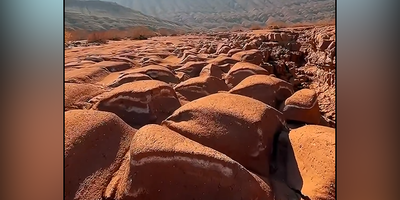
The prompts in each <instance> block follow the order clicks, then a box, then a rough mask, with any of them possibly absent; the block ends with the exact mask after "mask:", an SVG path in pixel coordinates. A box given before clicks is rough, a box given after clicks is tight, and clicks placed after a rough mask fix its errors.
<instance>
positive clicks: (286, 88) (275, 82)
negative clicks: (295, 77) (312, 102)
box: [229, 75, 294, 108]
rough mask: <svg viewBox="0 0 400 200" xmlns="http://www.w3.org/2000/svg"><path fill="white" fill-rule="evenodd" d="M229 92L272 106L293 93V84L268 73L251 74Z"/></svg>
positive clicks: (275, 105)
mask: <svg viewBox="0 0 400 200" xmlns="http://www.w3.org/2000/svg"><path fill="white" fill-rule="evenodd" d="M229 93H231V94H239V95H243V96H247V97H251V98H253V99H257V100H259V101H261V102H263V103H265V104H267V105H270V106H272V107H274V108H278V105H279V103H281V102H283V101H285V100H286V99H287V98H288V97H290V96H291V95H292V94H293V93H294V90H293V86H292V85H291V84H290V83H288V82H286V81H284V80H282V79H279V78H275V77H272V76H269V75H252V76H249V77H247V78H245V79H244V80H243V81H241V82H240V83H239V84H238V85H236V86H235V87H234V88H232V89H231V90H230V91H229Z"/></svg>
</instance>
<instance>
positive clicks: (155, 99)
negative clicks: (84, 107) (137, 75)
mask: <svg viewBox="0 0 400 200" xmlns="http://www.w3.org/2000/svg"><path fill="white" fill-rule="evenodd" d="M179 107H180V103H179V101H178V99H177V96H176V94H175V91H174V90H173V89H172V87H171V86H170V85H168V84H167V83H164V82H161V81H157V80H142V81H135V82H131V83H126V84H123V85H121V86H119V87H116V88H115V89H113V90H111V91H110V92H106V93H103V94H102V95H100V97H98V100H97V102H96V103H95V105H94V106H93V109H95V110H101V111H108V112H112V113H115V114H117V115H118V116H119V117H120V118H121V119H123V120H124V121H125V122H126V123H128V124H130V125H143V124H147V123H153V122H157V121H161V120H163V119H164V118H165V117H167V116H168V115H169V114H171V113H172V112H173V111H175V110H176V109H177V108H179Z"/></svg>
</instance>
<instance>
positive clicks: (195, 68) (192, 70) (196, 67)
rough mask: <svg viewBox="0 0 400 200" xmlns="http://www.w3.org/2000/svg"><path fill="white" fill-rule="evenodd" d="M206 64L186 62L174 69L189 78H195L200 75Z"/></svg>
mask: <svg viewBox="0 0 400 200" xmlns="http://www.w3.org/2000/svg"><path fill="white" fill-rule="evenodd" d="M207 64H208V63H206V62H187V63H186V64H185V65H183V66H182V67H180V68H178V69H176V70H175V71H176V72H184V73H185V74H187V75H189V76H190V77H197V76H199V75H200V72H201V70H202V69H203V67H204V66H206V65H207Z"/></svg>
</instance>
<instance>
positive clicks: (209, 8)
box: [106, 0, 335, 28]
mask: <svg viewBox="0 0 400 200" xmlns="http://www.w3.org/2000/svg"><path fill="white" fill-rule="evenodd" d="M106 1H111V2H117V3H118V4H120V5H123V6H126V7H129V8H132V9H135V10H138V11H141V12H143V13H144V14H147V15H151V16H155V17H159V18H161V19H167V20H171V21H175V22H181V23H185V24H188V25H192V26H196V27H207V28H215V27H220V26H228V27H231V26H233V25H235V24H242V25H243V26H249V25H250V24H251V23H262V24H264V23H265V22H266V21H267V20H281V21H284V22H293V23H297V22H305V21H306V22H310V21H318V20H325V19H334V18H335V1H333V0H201V1H198V0H106Z"/></svg>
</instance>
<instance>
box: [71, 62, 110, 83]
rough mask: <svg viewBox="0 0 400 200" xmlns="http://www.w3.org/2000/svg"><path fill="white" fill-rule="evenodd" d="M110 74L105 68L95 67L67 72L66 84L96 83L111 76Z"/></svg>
mask: <svg viewBox="0 0 400 200" xmlns="http://www.w3.org/2000/svg"><path fill="white" fill-rule="evenodd" d="M109 74H110V72H109V71H108V70H107V69H105V68H100V67H96V66H94V67H93V65H90V66H85V67H82V68H78V69H71V70H66V71H65V77H64V82H65V83H96V82H98V81H100V80H101V79H103V78H104V77H106V76H107V75H109Z"/></svg>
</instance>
